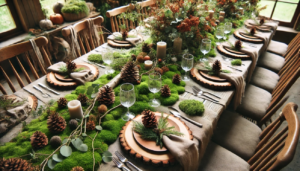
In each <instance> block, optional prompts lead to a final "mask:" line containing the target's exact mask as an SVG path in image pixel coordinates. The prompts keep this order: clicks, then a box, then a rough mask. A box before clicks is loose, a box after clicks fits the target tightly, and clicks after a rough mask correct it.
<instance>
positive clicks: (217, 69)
mask: <svg viewBox="0 0 300 171" xmlns="http://www.w3.org/2000/svg"><path fill="white" fill-rule="evenodd" d="M221 69H222V64H221V62H220V61H219V60H215V62H214V63H213V65H212V70H213V71H215V72H220V71H221Z"/></svg>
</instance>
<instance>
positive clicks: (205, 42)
mask: <svg viewBox="0 0 300 171" xmlns="http://www.w3.org/2000/svg"><path fill="white" fill-rule="evenodd" d="M210 48H211V40H210V39H208V38H205V39H202V43H201V46H200V50H201V52H202V53H203V55H204V56H203V58H201V59H200V62H204V61H207V59H206V58H204V57H205V55H206V54H208V52H209V51H210Z"/></svg>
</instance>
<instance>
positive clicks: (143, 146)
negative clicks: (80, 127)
mask: <svg viewBox="0 0 300 171" xmlns="http://www.w3.org/2000/svg"><path fill="white" fill-rule="evenodd" d="M154 114H155V116H156V117H157V118H160V117H161V113H160V112H154ZM167 115H168V114H165V113H164V117H166V116H167ZM133 120H135V121H138V122H141V121H142V115H137V116H136V117H135V118H134V119H133ZM168 123H169V126H174V127H175V129H176V130H177V131H180V132H181V133H183V134H184V135H183V137H184V138H186V139H190V140H192V139H193V135H192V132H191V131H190V129H189V127H188V126H186V124H185V123H184V122H183V121H181V120H180V119H179V118H177V117H174V116H173V115H169V118H168ZM132 128H133V123H132V121H128V122H127V123H126V124H125V126H123V128H122V130H121V131H120V135H119V140H120V143H121V146H122V147H123V149H124V150H125V151H126V152H127V153H129V154H130V155H131V156H134V157H135V158H136V159H137V160H143V161H144V162H145V163H148V164H152V165H156V166H169V165H171V164H174V163H175V162H176V159H175V158H174V156H172V154H171V153H170V152H169V151H168V150H167V149H166V148H165V147H164V148H162V149H160V147H159V146H156V143H155V141H146V140H143V139H141V138H140V135H139V134H137V133H135V132H134V131H133V130H132Z"/></svg>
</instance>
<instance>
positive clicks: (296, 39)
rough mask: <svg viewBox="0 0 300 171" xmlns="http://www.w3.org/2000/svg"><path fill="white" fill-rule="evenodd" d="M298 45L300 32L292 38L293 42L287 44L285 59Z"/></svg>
mask: <svg viewBox="0 0 300 171" xmlns="http://www.w3.org/2000/svg"><path fill="white" fill-rule="evenodd" d="M299 43H300V32H299V33H298V34H297V35H296V36H295V37H294V38H293V40H292V41H291V42H290V43H289V45H288V49H287V52H286V53H285V55H284V56H285V57H286V56H287V55H288V53H289V52H290V51H291V50H292V49H293V47H295V46H296V45H299Z"/></svg>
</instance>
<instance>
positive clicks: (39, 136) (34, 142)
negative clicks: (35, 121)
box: [30, 131, 48, 149]
mask: <svg viewBox="0 0 300 171" xmlns="http://www.w3.org/2000/svg"><path fill="white" fill-rule="evenodd" d="M30 140H31V146H32V147H33V148H34V149H39V148H43V147H45V146H46V145H47V144H48V138H47V136H46V134H44V133H42V132H41V131H36V132H35V133H33V135H32V136H31V137H30Z"/></svg>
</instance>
